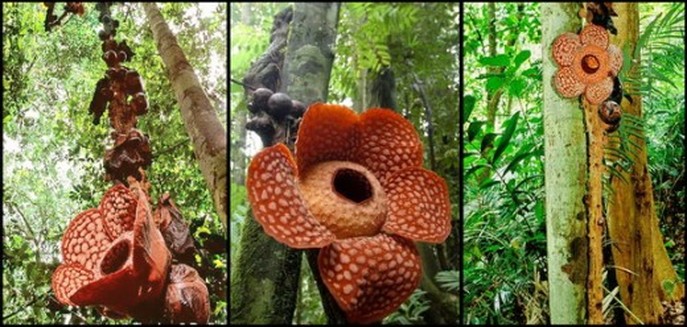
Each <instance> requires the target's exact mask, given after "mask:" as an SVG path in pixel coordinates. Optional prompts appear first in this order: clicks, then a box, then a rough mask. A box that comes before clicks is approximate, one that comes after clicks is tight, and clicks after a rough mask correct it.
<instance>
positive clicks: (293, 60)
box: [281, 3, 346, 325]
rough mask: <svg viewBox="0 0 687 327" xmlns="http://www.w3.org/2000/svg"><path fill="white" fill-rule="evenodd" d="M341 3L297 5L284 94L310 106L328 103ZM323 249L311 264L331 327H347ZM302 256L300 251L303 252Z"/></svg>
mask: <svg viewBox="0 0 687 327" xmlns="http://www.w3.org/2000/svg"><path fill="white" fill-rule="evenodd" d="M339 8H340V4H338V3H318V4H315V3H313V4H310V3H296V4H295V5H294V12H293V25H292V27H291V33H290V35H289V40H288V45H287V51H286V58H285V59H284V75H283V76H282V80H283V83H282V85H281V91H282V92H285V93H287V94H288V95H289V96H291V98H292V99H297V100H299V101H301V102H303V103H304V104H305V105H306V106H309V105H311V104H312V103H315V102H326V101H327V94H328V90H329V78H330V76H331V70H332V65H333V63H334V50H333V47H334V44H335V42H336V29H337V25H338V22H339ZM319 251H320V249H312V250H307V251H306V252H307V260H308V263H309V265H310V269H311V270H312V273H313V277H314V278H315V282H316V283H317V288H318V290H319V292H320V297H321V298H322V307H323V308H324V311H325V313H326V315H327V322H328V323H329V324H337V325H339V324H345V323H346V318H345V315H344V313H343V311H341V309H340V308H339V306H338V304H337V303H336V301H335V300H334V298H333V297H332V296H331V294H330V293H329V291H328V289H327V287H326V286H325V285H324V282H323V280H322V278H321V277H320V273H319V267H318V265H317V256H318V254H319ZM299 253H300V251H299Z"/></svg>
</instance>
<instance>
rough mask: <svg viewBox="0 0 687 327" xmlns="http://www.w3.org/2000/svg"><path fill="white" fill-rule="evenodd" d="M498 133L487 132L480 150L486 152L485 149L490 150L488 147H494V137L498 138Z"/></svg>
mask: <svg viewBox="0 0 687 327" xmlns="http://www.w3.org/2000/svg"><path fill="white" fill-rule="evenodd" d="M497 135H498V134H496V133H487V134H486V135H484V137H483V138H482V146H481V147H480V151H481V152H482V153H484V152H485V151H487V150H488V148H493V147H494V139H495V138H496V136H497Z"/></svg>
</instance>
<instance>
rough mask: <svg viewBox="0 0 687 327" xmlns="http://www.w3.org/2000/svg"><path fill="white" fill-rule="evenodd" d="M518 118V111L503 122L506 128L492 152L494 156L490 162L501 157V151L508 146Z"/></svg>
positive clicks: (494, 161)
mask: <svg viewBox="0 0 687 327" xmlns="http://www.w3.org/2000/svg"><path fill="white" fill-rule="evenodd" d="M518 118H520V112H519V111H518V112H516V113H515V114H514V115H513V116H511V118H510V119H508V121H506V122H505V123H504V124H503V125H504V126H505V128H506V130H505V132H503V135H502V136H501V138H500V139H499V142H498V146H497V147H496V151H495V152H494V156H493V157H492V160H491V162H492V163H496V162H497V161H498V160H499V158H500V157H501V154H502V153H503V151H505V150H506V147H507V146H508V144H509V142H510V139H511V137H512V136H513V132H514V131H515V128H516V127H517V125H518Z"/></svg>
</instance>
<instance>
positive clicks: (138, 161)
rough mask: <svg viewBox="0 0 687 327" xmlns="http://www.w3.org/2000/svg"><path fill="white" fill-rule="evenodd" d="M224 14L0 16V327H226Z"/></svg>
mask: <svg viewBox="0 0 687 327" xmlns="http://www.w3.org/2000/svg"><path fill="white" fill-rule="evenodd" d="M228 7H229V6H228V4H226V3H184V2H175V3H150V2H147V3H128V2H127V3H124V2H99V3H85V2H66V3H64V2H58V3H55V2H33V3H31V2H3V3H2V50H3V52H2V53H3V57H2V242H1V245H2V325H3V326H5V325H32V326H36V325H60V324H64V325H106V324H107V325H110V324H120V325H134V324H139V325H140V324H151V325H152V324H160V325H167V324H214V325H226V324H227V323H228V310H227V307H228V306H227V302H228V301H227V293H228V292H227V287H228V284H229V279H228V275H229V274H228V260H229V255H228V252H229V251H228V246H227V244H228V239H227V236H228V235H227V215H228V212H229V208H228V205H227V204H228V201H227V198H228V197H227V182H226V172H227V168H226V167H227V138H228V137H227V122H228V111H227V103H228V102H227V86H228V79H227V63H228V58H227V42H228V39H227V38H228V35H227V26H228V24H227V13H228Z"/></svg>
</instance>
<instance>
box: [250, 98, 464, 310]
mask: <svg viewBox="0 0 687 327" xmlns="http://www.w3.org/2000/svg"><path fill="white" fill-rule="evenodd" d="M422 160H423V152H422V143H421V142H420V139H419V137H418V135H417V132H416V131H415V129H414V128H413V126H412V125H411V124H410V123H409V122H408V121H407V120H405V119H404V118H403V117H402V116H400V115H398V114H397V113H395V112H393V111H391V110H387V109H370V110H368V111H366V112H365V113H363V114H361V115H357V114H356V113H354V112H353V111H352V110H350V109H349V108H346V107H344V106H338V105H327V104H321V103H318V104H314V105H312V106H311V107H310V108H309V109H308V110H307V111H306V113H305V115H304V117H303V121H302V122H301V125H300V129H299V132H298V138H297V140H296V158H295V162H294V158H293V157H292V156H291V153H290V151H289V150H288V148H287V147H286V146H285V145H283V144H277V145H275V146H272V147H269V148H266V149H264V150H263V151H261V152H260V153H258V154H257V155H256V156H255V158H253V160H252V162H251V164H250V167H249V169H248V179H247V187H248V198H249V200H250V203H251V205H252V208H253V214H254V216H255V219H256V220H257V221H258V222H259V223H260V224H261V225H262V227H263V229H264V230H265V232H266V233H267V234H268V235H270V236H272V237H274V238H275V239H276V240H277V241H279V242H282V243H284V244H286V245H288V246H290V247H293V248H298V249H305V248H322V250H321V251H320V254H319V257H318V265H319V269H320V273H321V275H322V278H323V280H324V283H325V285H326V286H327V288H328V289H329V291H330V293H331V294H332V295H333V296H334V298H335V299H336V301H337V303H338V304H339V306H340V307H341V308H342V309H343V310H344V311H345V312H346V314H347V318H348V320H349V321H350V322H357V323H369V322H373V321H377V320H380V319H382V318H384V317H385V316H387V315H388V314H389V313H391V312H393V311H395V310H396V309H397V308H398V307H399V306H400V305H401V304H402V303H403V302H404V301H405V300H406V299H407V298H408V297H409V296H410V294H411V293H412V292H413V290H414V289H415V288H416V287H417V286H418V284H419V283H420V279H421V276H422V272H421V268H420V258H419V255H418V252H417V249H416V248H415V245H414V244H413V242H412V240H416V241H424V242H430V243H441V242H444V241H445V240H446V238H447V237H448V234H449V233H450V230H451V222H450V203H449V198H448V188H447V186H446V183H445V181H444V180H443V179H442V178H441V177H439V176H438V175H436V174H435V173H433V172H431V171H429V170H425V169H423V168H422Z"/></svg>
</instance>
